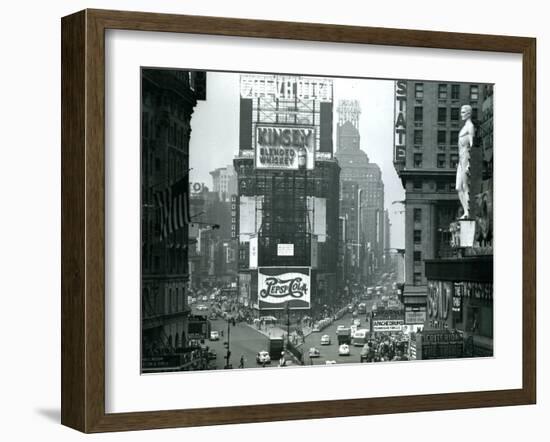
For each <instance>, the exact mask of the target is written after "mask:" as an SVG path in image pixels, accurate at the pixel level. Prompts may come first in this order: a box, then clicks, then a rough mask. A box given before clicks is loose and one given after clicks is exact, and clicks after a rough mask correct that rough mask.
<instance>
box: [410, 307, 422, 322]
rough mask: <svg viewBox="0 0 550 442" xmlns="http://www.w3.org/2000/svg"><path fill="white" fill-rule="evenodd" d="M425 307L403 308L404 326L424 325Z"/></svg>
mask: <svg viewBox="0 0 550 442" xmlns="http://www.w3.org/2000/svg"><path fill="white" fill-rule="evenodd" d="M424 322H426V307H405V324H424Z"/></svg>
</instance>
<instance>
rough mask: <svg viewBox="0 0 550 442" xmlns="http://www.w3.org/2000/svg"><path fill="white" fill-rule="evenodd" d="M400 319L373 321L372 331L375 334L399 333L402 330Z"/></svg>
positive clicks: (402, 322)
mask: <svg viewBox="0 0 550 442" xmlns="http://www.w3.org/2000/svg"><path fill="white" fill-rule="evenodd" d="M404 324H405V323H404V321H403V320H402V319H375V320H373V321H372V331H375V332H400V331H402V330H403V325H404Z"/></svg>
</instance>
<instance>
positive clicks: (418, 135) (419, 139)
mask: <svg viewBox="0 0 550 442" xmlns="http://www.w3.org/2000/svg"><path fill="white" fill-rule="evenodd" d="M414 144H422V131H421V130H415V131H414Z"/></svg>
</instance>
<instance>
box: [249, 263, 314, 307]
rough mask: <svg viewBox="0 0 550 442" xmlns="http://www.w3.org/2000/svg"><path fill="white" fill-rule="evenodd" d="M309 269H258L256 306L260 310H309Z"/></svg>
mask: <svg viewBox="0 0 550 442" xmlns="http://www.w3.org/2000/svg"><path fill="white" fill-rule="evenodd" d="M310 272H311V270H310V268H309V267H260V268H259V269H258V306H259V308H260V309H264V310H272V309H285V308H287V305H288V307H289V308H290V309H309V308H310V299H311V283H310V282H311V278H310Z"/></svg>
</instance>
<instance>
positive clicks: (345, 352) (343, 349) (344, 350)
mask: <svg viewBox="0 0 550 442" xmlns="http://www.w3.org/2000/svg"><path fill="white" fill-rule="evenodd" d="M338 355H340V356H349V345H348V344H342V345H341V346H340V347H338Z"/></svg>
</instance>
